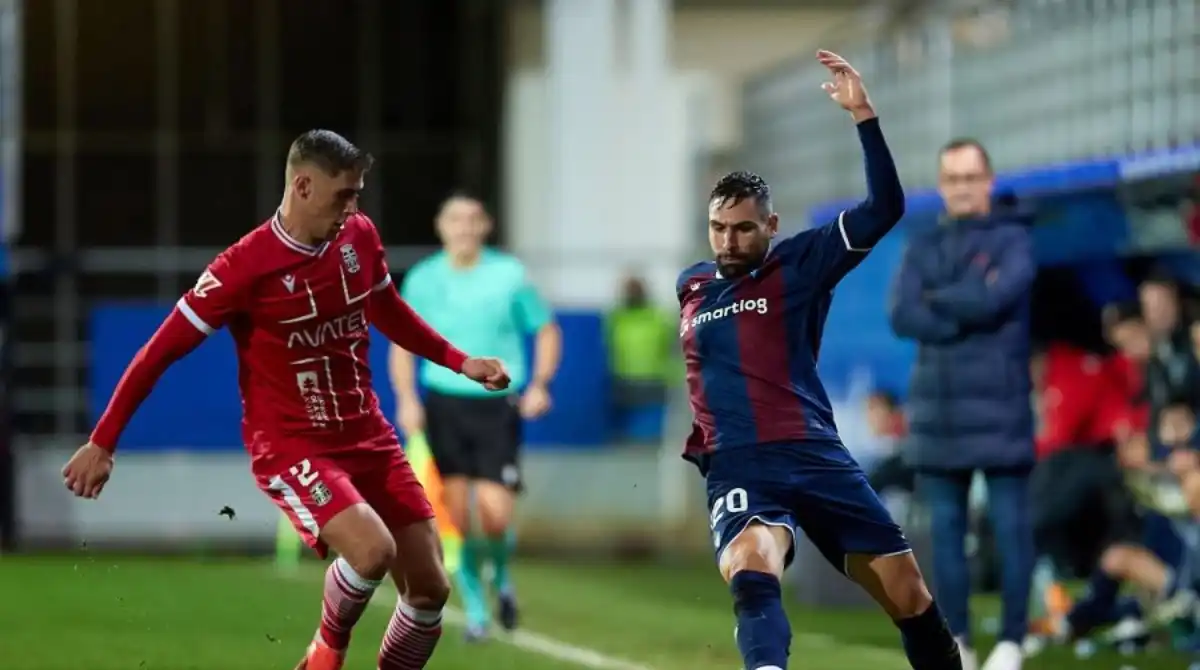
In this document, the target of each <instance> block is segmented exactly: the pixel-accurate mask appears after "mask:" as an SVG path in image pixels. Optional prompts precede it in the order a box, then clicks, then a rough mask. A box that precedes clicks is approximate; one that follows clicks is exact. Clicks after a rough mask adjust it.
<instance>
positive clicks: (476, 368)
mask: <svg viewBox="0 0 1200 670" xmlns="http://www.w3.org/2000/svg"><path fill="white" fill-rule="evenodd" d="M462 373H463V375H465V376H466V377H467V378H468V379H471V380H473V381H476V382H479V383H480V384H483V388H485V389H487V390H489V391H503V390H504V389H506V388H508V385H509V383H510V382H511V381H512V380H511V379H509V377H508V370H505V369H504V363H502V362H501V361H500V359H499V358H468V359H467V360H466V362H464V363H463V367H462Z"/></svg>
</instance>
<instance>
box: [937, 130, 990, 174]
mask: <svg viewBox="0 0 1200 670" xmlns="http://www.w3.org/2000/svg"><path fill="white" fill-rule="evenodd" d="M966 148H971V149H974V150H976V151H978V152H979V156H980V157H981V158H983V166H984V167H985V168H987V171H988V172H991V171H992V155H991V154H989V153H988V150H987V149H985V148H984V147H983V142H980V141H979V140H977V139H975V138H974V137H956V138H954V139H952V140H950V141H949V142H947V143H945V144H943V145H942V148H941V149H940V150H939V151H938V158H939V159H940V158H941V157H942V156H945V155H946V154H947V153H949V152H951V151H957V150H959V149H966Z"/></svg>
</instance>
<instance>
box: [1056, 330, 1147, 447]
mask: <svg viewBox="0 0 1200 670" xmlns="http://www.w3.org/2000/svg"><path fill="white" fill-rule="evenodd" d="M1044 374H1045V377H1044V385H1043V388H1042V393H1041V403H1042V430H1041V431H1040V432H1039V435H1038V437H1037V452H1038V457H1039V458H1045V457H1046V456H1048V455H1050V454H1052V453H1055V452H1058V451H1063V450H1065V449H1074V448H1081V447H1082V448H1086V447H1092V446H1100V445H1103V444H1106V443H1110V442H1111V441H1112V440H1113V439H1114V437H1115V436H1116V434H1117V432H1118V430H1119V427H1120V424H1121V422H1123V421H1125V422H1127V421H1128V420H1129V412H1128V402H1127V400H1126V393H1125V386H1124V384H1123V380H1122V378H1121V375H1120V372H1119V370H1118V368H1117V367H1116V363H1115V361H1114V360H1113V359H1109V358H1105V357H1102V356H1097V355H1095V354H1091V353H1089V352H1086V351H1081V350H1078V349H1075V348H1073V347H1070V346H1067V345H1054V346H1052V347H1051V348H1050V350H1049V351H1048V352H1047V353H1046V369H1045V373H1044Z"/></svg>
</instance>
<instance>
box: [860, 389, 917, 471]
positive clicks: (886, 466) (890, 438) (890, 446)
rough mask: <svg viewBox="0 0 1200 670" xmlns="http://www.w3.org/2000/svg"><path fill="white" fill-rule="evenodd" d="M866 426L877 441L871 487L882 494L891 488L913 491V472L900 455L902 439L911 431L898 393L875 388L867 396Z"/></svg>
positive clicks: (871, 469)
mask: <svg viewBox="0 0 1200 670" xmlns="http://www.w3.org/2000/svg"><path fill="white" fill-rule="evenodd" d="M867 426H868V428H869V429H870V431H871V437H872V438H873V439H874V441H875V443H876V449H874V452H875V453H876V454H878V458H877V460H876V461H875V464H874V466H873V467H871V468H870V470H869V471H868V479H869V480H870V482H871V488H873V489H875V491H877V492H878V493H880V494H881V495H886V494H887V493H888V492H890V491H899V492H902V493H908V494H911V493H912V492H913V472H912V469H911V468H909V467H908V465H906V464H905V463H904V459H903V458H902V457H901V454H900V446H901V441H902V440H903V439H904V438H905V436H907V434H908V426H907V423H906V421H905V419H904V412H903V410H902V409H901V408H900V401H898V400H897V399H896V396H895V395H893V394H891V393H889V392H887V391H874V392H872V393H871V395H869V396H867Z"/></svg>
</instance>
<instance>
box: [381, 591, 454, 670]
mask: <svg viewBox="0 0 1200 670" xmlns="http://www.w3.org/2000/svg"><path fill="white" fill-rule="evenodd" d="M441 636H442V613H441V612H431V611H428V610H418V609H413V608H412V607H410V606H409V605H407V604H405V602H404V601H403V600H401V601H400V602H399V603H398V604H397V605H396V611H395V613H393V614H392V621H391V623H389V624H388V628H387V633H386V634H385V635H384V636H383V645H382V646H381V647H380V648H379V670H420V669H421V668H424V667H425V664H426V663H428V662H429V657H430V656H433V649H434V647H436V646H437V643H438V638H440V637H441Z"/></svg>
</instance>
